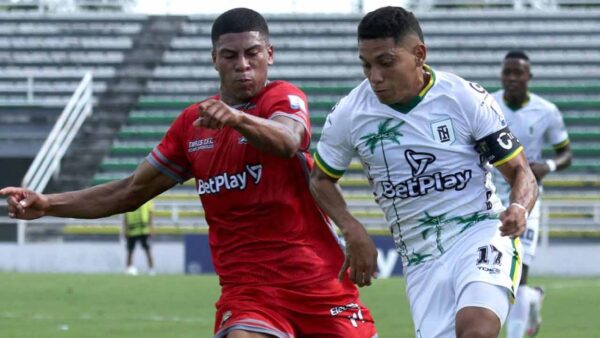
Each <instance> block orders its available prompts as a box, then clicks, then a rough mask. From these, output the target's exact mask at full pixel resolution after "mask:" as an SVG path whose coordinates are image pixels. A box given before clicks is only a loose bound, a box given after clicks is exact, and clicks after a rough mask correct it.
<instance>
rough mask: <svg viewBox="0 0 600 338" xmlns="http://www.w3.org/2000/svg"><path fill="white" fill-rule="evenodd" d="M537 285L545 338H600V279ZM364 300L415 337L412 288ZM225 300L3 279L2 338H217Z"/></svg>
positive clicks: (395, 285)
mask: <svg viewBox="0 0 600 338" xmlns="http://www.w3.org/2000/svg"><path fill="white" fill-rule="evenodd" d="M532 283H535V284H542V285H544V286H545V287H546V291H547V293H546V294H547V297H546V301H545V304H544V309H543V315H544V325H543V326H542V330H541V332H540V334H539V336H538V337H540V338H552V337H555V338H565V337H577V338H597V337H600V278H577V279H574V278H572V279H570V278H532ZM361 293H362V298H363V301H364V302H365V303H366V304H367V305H368V306H369V307H370V308H371V310H372V312H373V315H374V317H375V320H376V324H377V327H378V330H379V336H380V337H381V338H388V337H389V338H401V337H414V333H413V329H412V323H411V319H410V315H409V311H408V305H407V302H406V296H405V292H404V280H402V279H400V278H393V279H386V280H377V281H376V282H375V284H374V285H373V286H371V287H369V288H364V289H362V290H361ZM218 295H219V288H218V285H217V279H216V277H214V276H173V275H164V276H156V277H147V276H137V277H130V276H121V275H84V274H81V275H77V274H18V273H0V337H3V338H21V337H22V338H32V337H43V338H51V337H77V338H81V337H83V338H93V337H103V338H104V337H126V338H129V337H144V338H154V337H179V338H184V337H194V338H197V337H212V334H211V333H212V325H213V310H214V306H213V304H214V302H215V301H216V300H217V297H218ZM502 336H503V335H502Z"/></svg>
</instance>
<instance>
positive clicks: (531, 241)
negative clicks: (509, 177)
mask: <svg viewBox="0 0 600 338" xmlns="http://www.w3.org/2000/svg"><path fill="white" fill-rule="evenodd" d="M541 204H542V200H541V198H538V199H537V201H536V202H535V205H534V206H533V209H532V210H531V214H529V218H528V219H527V229H525V232H524V233H523V235H521V244H522V245H523V264H525V265H527V266H530V265H531V263H533V259H534V257H535V251H536V250H537V244H538V239H539V237H540V218H541V209H542V207H541Z"/></svg>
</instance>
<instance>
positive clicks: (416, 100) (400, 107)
mask: <svg viewBox="0 0 600 338" xmlns="http://www.w3.org/2000/svg"><path fill="white" fill-rule="evenodd" d="M423 68H424V69H425V70H426V71H427V72H428V73H429V74H431V77H430V78H429V82H428V83H427V85H426V86H425V87H423V89H421V91H420V92H419V94H418V95H417V96H415V97H413V98H412V99H411V100H410V101H408V102H407V103H405V104H401V103H394V104H389V105H388V106H390V107H391V108H392V109H394V110H397V111H399V112H401V113H404V114H407V113H408V112H409V111H411V109H413V108H414V107H415V106H416V105H418V104H419V102H421V101H423V98H424V97H425V95H427V93H428V92H429V90H430V89H431V87H433V85H434V84H435V72H434V71H433V69H431V67H429V66H428V65H424V66H423Z"/></svg>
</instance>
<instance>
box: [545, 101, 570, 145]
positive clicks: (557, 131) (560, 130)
mask: <svg viewBox="0 0 600 338" xmlns="http://www.w3.org/2000/svg"><path fill="white" fill-rule="evenodd" d="M552 108H553V109H552V110H551V112H550V116H549V118H550V123H549V124H548V129H547V130H546V137H547V138H548V141H549V142H550V143H551V144H552V146H553V147H554V148H555V149H560V148H562V147H564V146H566V145H567V144H569V134H568V133H567V127H566V126H565V121H564V120H563V117H562V115H561V113H560V111H559V110H558V108H557V107H556V106H554V105H553V107H552Z"/></svg>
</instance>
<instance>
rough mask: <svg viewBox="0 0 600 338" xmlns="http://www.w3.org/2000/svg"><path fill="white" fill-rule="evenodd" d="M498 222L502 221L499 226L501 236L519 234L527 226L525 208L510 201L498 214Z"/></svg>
mask: <svg viewBox="0 0 600 338" xmlns="http://www.w3.org/2000/svg"><path fill="white" fill-rule="evenodd" d="M500 222H502V226H500V233H501V234H502V236H511V237H518V236H521V235H522V234H523V232H525V228H526V227H527V210H526V209H525V208H524V207H521V205H519V204H516V203H511V205H509V206H508V208H506V210H504V211H503V212H502V213H501V214H500Z"/></svg>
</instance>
